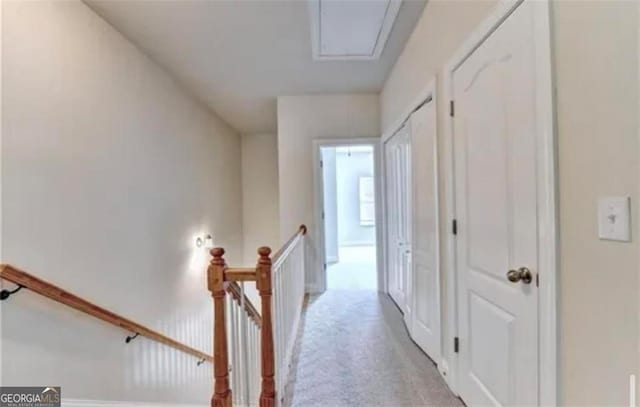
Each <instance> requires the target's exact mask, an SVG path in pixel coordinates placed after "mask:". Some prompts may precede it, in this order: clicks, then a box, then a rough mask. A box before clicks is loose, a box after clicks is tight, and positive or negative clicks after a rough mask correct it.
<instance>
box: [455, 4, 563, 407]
mask: <svg viewBox="0 0 640 407" xmlns="http://www.w3.org/2000/svg"><path fill="white" fill-rule="evenodd" d="M525 1H527V2H531V3H532V7H533V14H534V43H535V44H534V48H535V61H536V67H535V71H536V111H537V114H538V118H539V121H538V134H539V137H538V138H537V144H536V151H537V156H536V165H537V188H538V202H537V212H538V213H537V215H538V259H539V270H545V272H544V273H542V275H541V276H540V286H539V288H538V290H539V297H538V349H539V352H538V375H539V377H538V386H539V387H538V397H539V399H538V401H539V405H545V406H547V405H548V406H555V405H558V402H559V398H558V396H559V393H558V389H559V386H560V385H559V381H558V380H559V377H560V375H559V364H558V357H557V351H558V342H559V337H558V327H557V324H558V313H557V312H558V308H557V304H558V283H557V280H558V269H559V267H558V261H559V253H558V242H559V239H558V222H557V213H558V202H557V197H558V193H557V188H558V181H557V141H556V134H555V133H556V127H555V114H554V112H555V109H554V92H553V76H552V60H551V32H550V29H551V23H550V6H549V0H540V1H532V0H515V1H514V0H500V2H499V3H498V5H497V6H496V7H495V9H494V11H493V12H492V13H491V14H490V15H489V16H488V17H487V18H486V19H485V20H484V21H483V22H482V23H481V24H480V25H479V27H478V28H477V29H476V30H475V31H474V32H473V33H472V34H471V35H470V36H469V37H468V38H467V40H466V41H465V42H464V43H463V45H462V46H461V47H460V48H459V50H458V52H456V53H455V54H454V57H453V58H451V59H450V60H449V62H448V63H447V64H446V65H445V67H444V69H443V98H444V100H445V101H448V100H453V88H452V85H453V81H452V78H453V73H454V72H455V70H456V69H457V68H458V67H460V65H462V63H464V61H465V60H466V59H467V58H468V57H469V56H470V55H471V54H472V53H473V52H474V51H475V50H476V49H477V48H478V47H479V46H480V45H481V44H482V43H483V42H484V40H485V39H486V38H488V37H489V36H490V35H491V34H492V33H493V32H494V31H495V30H496V29H497V28H498V26H500V24H502V22H503V21H504V20H506V19H507V18H508V17H509V16H510V15H511V13H513V11H514V10H516V8H517V7H519V6H520V5H521V4H523V3H524V2H525ZM444 151H445V153H444V157H443V160H444V163H443V164H444V165H443V166H444V168H445V174H444V178H445V201H446V205H445V219H446V221H451V220H452V219H455V217H456V212H455V180H454V151H453V118H452V117H451V116H449V115H448V117H447V119H446V120H445V123H444ZM448 236H449V237H448V239H450V243H451V244H449V245H448V246H449V250H448V251H447V253H446V256H447V257H448V260H449V261H448V264H449V267H448V268H447V269H446V270H445V273H446V276H447V277H446V278H447V282H450V284H448V286H447V292H446V294H447V302H446V304H445V307H446V308H447V309H448V310H450V311H451V312H448V314H447V321H445V323H446V324H447V326H448V332H449V335H450V337H449V338H445V343H453V338H454V337H456V336H457V335H458V306H457V300H458V293H457V286H458V284H457V281H458V279H457V267H456V253H455V238H454V237H453V235H452V234H448ZM449 372H450V374H449V378H448V381H449V385H450V386H451V388H452V390H453V391H454V392H456V393H457V392H458V390H457V388H458V377H459V373H460V372H459V366H458V357H457V354H455V353H453V358H452V360H451V365H450V366H449Z"/></svg>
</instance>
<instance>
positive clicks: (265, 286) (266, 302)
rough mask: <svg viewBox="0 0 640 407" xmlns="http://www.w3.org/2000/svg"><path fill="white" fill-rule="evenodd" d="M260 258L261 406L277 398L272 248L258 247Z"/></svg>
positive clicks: (269, 403)
mask: <svg viewBox="0 0 640 407" xmlns="http://www.w3.org/2000/svg"><path fill="white" fill-rule="evenodd" d="M258 254H259V255H260V258H259V259H258V266H257V267H256V272H257V273H256V274H257V281H256V286H257V288H258V292H259V293H260V298H261V300H262V329H261V338H260V339H261V342H262V343H261V354H262V392H261V393H260V407H273V406H275V400H276V385H275V381H274V378H273V377H274V375H275V356H274V350H273V318H272V316H271V258H270V257H269V255H270V254H271V249H270V248H268V247H261V248H259V249H258Z"/></svg>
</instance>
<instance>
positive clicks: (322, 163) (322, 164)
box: [320, 160, 324, 168]
mask: <svg viewBox="0 0 640 407" xmlns="http://www.w3.org/2000/svg"><path fill="white" fill-rule="evenodd" d="M323 166H324V162H323V161H322V160H320V168H322V167H323Z"/></svg>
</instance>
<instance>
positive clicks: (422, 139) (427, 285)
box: [407, 101, 441, 362]
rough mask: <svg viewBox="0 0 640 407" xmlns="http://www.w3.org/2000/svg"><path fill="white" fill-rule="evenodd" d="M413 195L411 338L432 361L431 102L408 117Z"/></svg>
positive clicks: (436, 334)
mask: <svg viewBox="0 0 640 407" xmlns="http://www.w3.org/2000/svg"><path fill="white" fill-rule="evenodd" d="M409 125H410V128H411V152H412V160H411V162H412V174H413V182H412V192H413V193H412V195H413V216H412V217H413V239H412V248H413V273H412V275H413V282H412V284H410V286H412V288H413V289H407V293H408V296H409V298H410V300H409V301H408V302H410V303H412V304H413V319H412V329H411V335H412V337H413V339H414V341H415V342H416V343H417V344H418V346H420V347H421V348H422V350H424V351H425V352H426V353H427V354H428V355H429V356H430V357H431V359H433V360H434V361H436V362H438V361H439V360H440V353H441V349H440V279H439V270H438V269H439V252H438V251H439V245H438V233H439V231H438V184H437V179H438V178H437V177H438V161H437V140H436V108H435V103H434V102H433V101H431V102H429V103H427V104H425V105H424V106H422V107H421V108H420V109H418V110H417V111H416V112H414V113H413V114H412V115H411V118H410V120H409Z"/></svg>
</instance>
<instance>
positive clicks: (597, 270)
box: [552, 1, 640, 405]
mask: <svg viewBox="0 0 640 407" xmlns="http://www.w3.org/2000/svg"><path fill="white" fill-rule="evenodd" d="M552 11H553V19H552V23H553V33H554V35H553V45H554V48H555V53H554V58H555V75H556V84H557V99H556V103H557V120H558V122H557V123H558V144H559V177H560V178H559V183H560V244H561V271H560V286H561V292H560V312H561V313H560V319H561V331H560V332H561V338H560V340H561V346H560V355H561V358H560V363H561V370H562V374H561V381H562V392H561V395H562V403H563V404H565V405H625V404H628V381H629V374H631V373H634V372H637V368H638V365H637V363H638V358H637V356H636V355H637V352H638V314H637V304H638V270H639V265H638V253H639V251H638V241H639V236H638V229H637V227H636V228H635V229H634V231H633V232H634V233H633V236H634V242H633V243H616V242H606V241H601V240H598V238H597V224H596V208H597V201H598V198H599V197H601V196H608V195H613V196H625V195H630V196H631V202H632V206H633V215H632V219H635V221H634V224H635V225H636V226H637V224H638V222H637V219H638V217H637V216H636V215H637V214H638V211H637V208H638V207H637V203H638V186H639V185H640V179H639V177H638V151H639V150H638V127H637V126H638V92H637V83H638V55H637V52H638V42H637V41H638V25H637V24H638V22H637V4H635V2H627V1H609V2H554V3H553V10H552Z"/></svg>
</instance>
